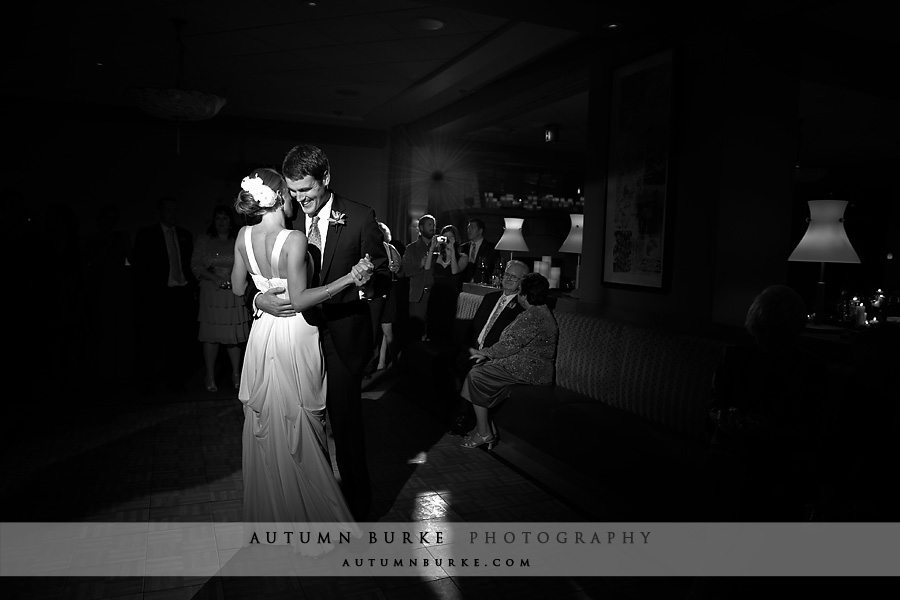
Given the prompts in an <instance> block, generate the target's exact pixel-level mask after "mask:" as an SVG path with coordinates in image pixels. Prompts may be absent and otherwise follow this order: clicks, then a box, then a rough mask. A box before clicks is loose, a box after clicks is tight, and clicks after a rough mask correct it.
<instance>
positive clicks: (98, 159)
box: [3, 106, 387, 235]
mask: <svg viewBox="0 0 900 600" xmlns="http://www.w3.org/2000/svg"><path fill="white" fill-rule="evenodd" d="M7 108H9V107H8V106H7ZM16 108H17V109H18V110H19V115H20V117H21V119H22V121H23V122H25V123H27V127H23V128H22V129H20V130H18V131H14V132H13V134H12V139H11V140H10V141H9V147H12V148H16V149H17V152H15V154H13V155H12V156H11V157H10V158H11V160H8V161H5V163H4V168H3V172H4V177H5V178H6V180H7V181H10V182H13V184H12V186H11V187H13V188H14V189H17V190H18V191H20V192H22V193H23V194H26V195H30V194H32V193H33V189H34V186H33V183H32V182H34V181H44V182H46V186H47V195H46V196H45V198H46V199H47V201H48V205H53V204H62V205H66V206H67V207H68V208H69V209H71V210H74V211H75V213H76V217H75V219H74V221H73V220H72V219H71V218H67V219H66V222H65V223H60V225H61V226H67V227H75V228H77V229H78V231H79V233H81V234H90V233H93V232H94V231H95V223H94V214H93V212H94V210H95V209H96V208H97V207H98V206H100V205H102V204H104V203H111V204H114V205H115V206H117V207H118V208H119V210H120V212H121V220H120V225H121V228H123V229H125V230H127V231H129V232H130V233H131V234H132V235H133V234H134V233H135V232H136V231H137V229H138V228H140V227H141V226H143V225H146V224H149V223H152V222H154V221H156V219H157V214H156V208H155V207H156V201H157V199H158V198H159V197H162V196H174V197H176V198H177V199H178V200H179V217H178V219H179V225H181V226H183V227H185V228H186V229H188V230H190V231H192V232H193V233H194V234H195V235H197V234H199V233H201V232H202V231H203V230H205V228H206V226H207V224H208V219H209V216H210V212H211V210H212V207H213V206H214V205H215V204H217V203H224V204H228V205H230V204H231V203H232V202H233V199H234V197H235V195H236V193H237V190H238V189H239V184H240V180H241V178H242V177H244V176H245V175H247V174H248V172H249V171H250V170H251V169H253V168H256V167H260V166H269V167H274V168H276V169H279V168H280V165H281V159H282V158H283V156H284V154H285V152H286V151H287V150H288V149H290V147H291V146H293V145H294V144H296V143H299V142H308V143H313V144H316V145H319V146H320V147H321V148H322V149H323V150H325V152H326V153H327V154H328V157H329V161H330V162H331V168H332V183H333V187H334V188H335V190H336V191H337V192H338V193H340V194H342V195H344V196H346V197H348V198H350V199H351V200H356V201H359V202H363V203H366V204H368V205H370V206H372V207H373V208H374V209H375V211H376V213H377V214H379V215H381V214H384V213H385V212H386V209H387V139H386V136H383V135H382V136H381V138H383V140H382V141H381V142H379V137H378V136H377V135H373V134H372V133H370V132H362V131H360V132H359V133H358V134H354V132H352V131H347V130H338V129H332V130H329V129H327V128H317V127H313V126H302V125H297V124H273V123H267V122H262V123H261V124H259V125H258V126H254V125H252V124H247V123H242V122H238V121H236V120H234V119H231V120H229V119H226V118H221V120H220V121H217V120H216V119H212V120H210V121H206V122H200V123H186V124H182V125H180V126H176V124H174V123H171V122H166V121H160V120H155V119H150V118H149V117H148V118H142V117H141V116H140V115H130V114H128V113H127V112H125V111H122V110H121V109H114V108H109V109H108V110H103V109H100V110H97V109H88V108H83V107H76V108H75V109H73V110H69V111H67V112H64V113H58V112H57V113H52V112H49V111H48V112H43V111H40V110H37V109H35V110H34V112H33V113H29V112H28V109H27V108H24V109H23V107H21V106H18V107H16ZM335 140H337V143H336V142H335ZM50 218H51V219H54V215H53V214H52V211H51V215H50Z"/></svg>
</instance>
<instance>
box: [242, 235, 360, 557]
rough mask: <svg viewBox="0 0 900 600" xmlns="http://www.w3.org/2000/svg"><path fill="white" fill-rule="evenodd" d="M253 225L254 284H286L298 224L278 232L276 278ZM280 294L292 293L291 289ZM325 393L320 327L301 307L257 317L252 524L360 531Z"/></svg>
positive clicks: (248, 489)
mask: <svg viewBox="0 0 900 600" xmlns="http://www.w3.org/2000/svg"><path fill="white" fill-rule="evenodd" d="M251 229H252V227H247V228H246V230H245V231H246V234H245V236H244V241H245V245H246V248H247V257H248V260H249V263H250V269H249V271H250V275H251V277H253V282H254V283H255V284H256V287H257V288H258V289H259V290H260V291H262V292H265V291H267V290H269V289H271V288H275V287H283V288H285V290H287V278H285V277H280V276H279V274H280V273H279V266H278V259H279V256H280V254H281V250H282V246H283V245H284V242H285V240H286V239H287V236H288V235H289V234H290V233H291V230H287V229H286V230H284V231H281V232H280V233H279V234H278V236H277V237H276V240H275V246H274V248H273V249H272V257H271V265H272V275H273V277H271V278H269V279H267V278H265V277H263V276H262V275H261V274H260V268H259V264H258V263H257V261H256V257H255V256H254V253H253V246H252V244H251V242H250V238H251V236H250V230H251ZM307 260H309V257H307ZM281 297H284V298H287V297H288V292H287V291H285V292H284V293H283V294H281ZM325 392H326V381H325V360H324V355H323V353H322V348H321V345H320V342H319V330H318V328H317V327H314V326H312V325H309V324H308V323H307V322H306V320H305V319H304V317H303V316H302V315H301V314H299V313H298V314H297V315H295V316H293V317H273V316H272V315H269V314H265V313H264V314H263V315H262V316H261V317H260V318H259V319H257V320H256V321H254V322H253V325H252V327H251V329H250V336H249V338H248V340H247V349H246V352H245V356H244V366H243V372H242V374H241V385H240V390H239V392H238V399H239V400H240V401H241V402H242V403H243V404H244V433H243V444H244V448H243V477H244V507H243V508H244V510H243V518H244V522H245V523H252V522H255V523H262V522H277V523H285V524H287V523H294V524H297V523H315V522H319V523H322V522H328V523H336V524H338V523H339V525H337V526H336V530H341V531H348V532H351V533H353V534H354V535H358V534H359V529H358V527H357V526H356V524H355V523H354V522H353V517H352V516H351V513H350V509H349V508H348V507H347V503H346V501H345V500H344V496H343V494H342V493H341V490H340V487H339V484H338V482H337V480H336V479H335V476H334V472H333V471H332V468H331V464H330V462H329V458H328V444H327V440H326V434H325ZM309 550H311V551H312V553H315V552H316V551H315V550H313V549H309ZM319 550H320V551H324V550H325V548H320V549H319ZM304 553H307V552H306V551H304Z"/></svg>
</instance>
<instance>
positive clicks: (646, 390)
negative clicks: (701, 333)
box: [611, 326, 723, 440]
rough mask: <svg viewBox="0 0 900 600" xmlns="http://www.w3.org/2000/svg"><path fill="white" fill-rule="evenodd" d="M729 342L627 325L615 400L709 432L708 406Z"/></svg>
mask: <svg viewBox="0 0 900 600" xmlns="http://www.w3.org/2000/svg"><path fill="white" fill-rule="evenodd" d="M722 349H723V346H722V344H720V343H717V342H713V341H710V340H705V339H700V338H693V337H688V336H684V335H679V334H674V333H669V332H664V331H657V330H652V329H645V328H640V327H631V326H629V327H626V328H625V329H624V330H623V333H622V335H621V337H620V338H619V340H618V346H617V354H618V356H619V361H620V362H619V365H620V367H619V376H618V378H617V381H616V390H615V393H614V394H612V395H611V403H612V404H613V406H616V407H618V408H622V409H624V410H627V411H629V412H632V413H634V414H635V415H638V416H640V417H643V418H645V419H649V420H650V421H653V422H654V423H658V424H660V425H663V426H664V427H667V428H669V429H671V430H672V431H674V432H677V433H681V434H685V435H689V436H692V437H695V438H697V439H698V440H700V439H705V438H706V407H707V404H708V403H709V398H710V389H711V388H712V379H713V374H714V372H715V370H716V366H717V365H718V363H719V359H720V358H721V356H722Z"/></svg>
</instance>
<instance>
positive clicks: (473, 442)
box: [460, 431, 497, 450]
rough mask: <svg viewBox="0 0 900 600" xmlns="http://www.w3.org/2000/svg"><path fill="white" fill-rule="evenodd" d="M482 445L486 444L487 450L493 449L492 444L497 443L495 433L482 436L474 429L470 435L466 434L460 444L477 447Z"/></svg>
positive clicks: (464, 446)
mask: <svg viewBox="0 0 900 600" xmlns="http://www.w3.org/2000/svg"><path fill="white" fill-rule="evenodd" d="M484 445H487V448H488V450H493V449H494V446H496V445H497V436H496V434H493V433H490V434H488V435H487V436H483V435H481V434H480V433H478V431H475V432H473V433H472V434H471V435H469V436H466V438H465V439H463V441H462V444H460V446H462V447H463V448H478V447H479V446H484Z"/></svg>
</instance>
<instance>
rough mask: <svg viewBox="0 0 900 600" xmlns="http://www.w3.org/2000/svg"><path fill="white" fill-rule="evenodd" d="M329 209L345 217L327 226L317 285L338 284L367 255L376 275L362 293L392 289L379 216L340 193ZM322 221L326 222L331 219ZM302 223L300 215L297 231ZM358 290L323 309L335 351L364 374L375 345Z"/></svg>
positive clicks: (343, 294) (343, 293) (345, 293)
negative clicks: (376, 218)
mask: <svg viewBox="0 0 900 600" xmlns="http://www.w3.org/2000/svg"><path fill="white" fill-rule="evenodd" d="M331 210H332V212H336V213H343V215H344V218H343V220H344V224H343V225H341V224H338V223H329V224H328V235H327V236H326V238H325V252H324V255H323V256H322V261H321V271H320V272H319V282H318V283H316V284H315V285H325V284H328V283H331V282H332V281H335V280H337V279H340V278H341V277H343V276H344V275H346V274H347V273H349V272H350V268H351V267H352V266H353V265H355V264H356V263H357V262H359V259H360V258H362V257H363V256H365V255H366V254H368V255H369V256H370V257H371V260H372V263H373V264H374V265H375V273H374V274H373V276H372V278H371V279H370V280H369V283H368V284H367V285H366V286H364V288H363V289H364V291H365V292H366V295H367V296H371V295H373V294H375V293H376V292H377V291H378V290H380V289H382V288H384V287H385V285H390V271H389V270H388V268H387V257H386V255H385V252H384V245H383V244H382V241H383V239H384V238H383V236H382V234H381V230H380V229H379V228H378V224H377V223H376V222H375V211H374V210H373V209H372V208H370V207H368V206H366V205H364V204H359V203H358V202H353V201H352V200H348V199H347V198H344V197H343V196H338V195H337V194H335V195H334V199H333V200H332V202H331ZM319 216H320V217H321V218H323V219H324V218H328V217H330V216H331V215H319ZM304 222H305V218H304V217H303V213H302V212H301V213H300V215H298V218H297V222H296V226H297V227H298V228H302V227H303V226H304ZM359 289H360V288H358V287H356V286H355V285H354V286H350V287H347V288H345V289H344V290H342V291H340V292H335V294H334V297H333V298H331V299H330V300H326V301H325V302H324V303H323V304H322V310H323V312H324V315H325V320H326V322H327V324H328V329H329V331H330V332H331V336H332V339H333V340H334V345H335V348H336V349H337V351H338V353H339V354H340V356H341V358H342V359H343V360H344V362H345V364H346V365H347V368H348V369H349V370H350V371H351V372H353V373H358V374H362V372H363V370H364V369H365V366H366V363H368V361H369V359H370V358H372V352H373V348H374V340H373V339H372V327H371V313H370V311H369V306H368V304H367V303H366V301H365V300H360V298H359Z"/></svg>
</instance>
